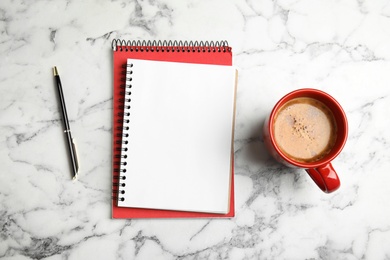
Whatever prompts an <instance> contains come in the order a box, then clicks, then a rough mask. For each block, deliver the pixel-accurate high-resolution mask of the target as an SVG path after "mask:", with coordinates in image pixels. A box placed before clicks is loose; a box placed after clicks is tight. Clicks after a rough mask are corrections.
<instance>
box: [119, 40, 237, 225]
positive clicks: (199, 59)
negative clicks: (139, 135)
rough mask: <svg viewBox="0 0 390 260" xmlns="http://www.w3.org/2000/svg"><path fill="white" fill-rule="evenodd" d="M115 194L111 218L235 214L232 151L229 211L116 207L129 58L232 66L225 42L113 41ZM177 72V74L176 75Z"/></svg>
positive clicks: (225, 216) (226, 216)
mask: <svg viewBox="0 0 390 260" xmlns="http://www.w3.org/2000/svg"><path fill="white" fill-rule="evenodd" d="M112 49H113V74H114V77H113V78H114V85H113V129H112V131H113V159H112V161H113V172H112V182H113V187H112V191H113V194H112V195H113V196H112V218H229V217H234V214H235V209H234V160H233V153H232V159H231V161H232V167H231V175H232V176H231V188H230V205H229V206H230V210H229V212H228V213H227V214H214V213H201V212H186V211H171V210H155V209H142V208H126V207H118V206H117V195H118V190H119V185H120V180H119V165H120V156H121V144H122V124H123V122H122V120H123V109H124V107H123V96H124V91H125V78H126V63H127V59H129V58H133V59H143V60H157V61H172V62H186V63H200V64H216V65H230V66H231V65H232V51H231V48H230V47H229V46H228V44H227V43H226V42H184V43H183V42H176V41H174V42H171V41H169V42H167V41H163V42H161V41H158V42H156V41H153V42H150V41H148V42H145V41H142V42H140V41H137V42H135V41H132V42H130V41H128V42H125V41H121V40H113V42H112ZM173 75H174V74H173Z"/></svg>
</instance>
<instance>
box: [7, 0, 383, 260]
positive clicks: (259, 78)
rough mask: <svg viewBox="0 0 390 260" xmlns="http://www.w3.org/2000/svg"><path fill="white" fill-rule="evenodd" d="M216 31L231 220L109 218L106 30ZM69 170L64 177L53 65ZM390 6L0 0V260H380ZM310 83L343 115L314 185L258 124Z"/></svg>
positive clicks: (129, 33) (111, 34)
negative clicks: (229, 138)
mask: <svg viewBox="0 0 390 260" xmlns="http://www.w3.org/2000/svg"><path fill="white" fill-rule="evenodd" d="M119 37H120V38H124V39H136V40H138V39H145V40H155V39H166V40H179V39H183V40H228V41H229V44H230V46H231V47H232V48H233V52H234V58H233V59H234V65H236V66H237V68H238V69H239V82H238V83H239V86H238V96H237V117H236V136H235V142H234V149H235V161H236V166H235V178H236V189H235V191H236V217H235V218H233V219H225V220H220V219H215V220H205V219H189V220H112V219H111V218H110V215H111V213H110V190H111V184H110V183H111V120H112V117H111V113H112V61H111V50H110V46H111V40H112V39H113V38H119ZM52 66H58V69H59V71H60V73H61V76H62V83H63V85H64V92H65V95H66V96H65V98H66V101H67V104H68V115H69V118H70V120H71V127H72V131H73V134H74V137H75V138H76V140H77V144H78V150H79V155H80V160H81V174H80V178H79V180H78V181H77V182H72V181H70V170H69V165H68V160H67V156H66V149H65V141H64V140H63V136H62V130H61V129H62V126H61V117H60V113H59V110H58V104H57V100H56V92H55V87H54V82H53V76H52V71H51V68H52ZM389 84H390V2H389V1H388V0H387V1H380V0H375V1H368V0H361V1H360V0H340V1H325V0H291V1H290V0H279V1H271V0H259V1H255V0H248V1H239V0H236V1H222V0H221V1H176V0H155V1H151V0H150V1H144V0H141V1H112V2H109V1H73V0H69V1H44V0H43V1H21V0H16V1H10V0H2V1H1V2H0V109H1V112H0V258H4V259H390V189H389V186H390V173H389V168H390V153H389V152H390V149H389V145H390V131H389V129H388V128H389V127H390V123H389V113H388V111H389V104H390V96H389V94H390V87H389ZM301 87H313V88H318V89H321V90H324V91H326V92H328V93H330V94H331V95H333V96H334V97H335V98H336V99H337V100H338V101H339V102H340V103H341V104H342V105H343V107H344V109H345V111H346V113H347V116H348V119H349V126H350V132H349V139H348V142H347V144H346V147H345V149H344V150H343V152H342V153H341V155H340V156H339V157H338V158H337V159H336V160H335V161H334V167H335V168H336V169H337V170H338V172H339V175H340V178H341V182H342V183H341V188H340V189H339V190H338V191H337V192H335V193H332V194H324V193H322V192H321V191H320V190H319V189H318V188H317V187H316V186H315V185H314V183H313V182H312V181H311V180H310V178H309V177H308V176H307V175H306V174H305V173H304V172H303V171H302V170H290V169H286V168H284V167H283V166H280V165H279V164H277V163H276V162H274V161H273V160H272V159H271V158H270V157H269V155H268V153H267V152H266V151H265V150H264V146H263V142H262V138H261V135H260V132H261V131H260V129H261V126H262V123H263V120H264V118H265V116H266V115H267V113H268V112H269V111H270V109H271V108H272V106H273V104H274V103H275V102H276V101H277V100H278V99H279V98H280V97H281V96H282V95H284V94H286V93H287V92H290V91H292V90H294V89H297V88H301Z"/></svg>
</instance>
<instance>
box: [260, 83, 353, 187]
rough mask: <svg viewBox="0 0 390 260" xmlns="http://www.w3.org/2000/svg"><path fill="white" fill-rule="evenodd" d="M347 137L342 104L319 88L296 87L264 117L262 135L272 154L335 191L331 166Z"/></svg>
mask: <svg viewBox="0 0 390 260" xmlns="http://www.w3.org/2000/svg"><path fill="white" fill-rule="evenodd" d="M347 137H348V122H347V117H346V115H345V112H344V110H343V108H342V107H341V105H340V104H339V103H338V102H337V101H336V100H335V99H334V98H333V97H332V96H331V95H329V94H327V93H325V92H323V91H321V90H318V89H311V88H307V89H297V90H294V91H292V92H290V93H288V94H286V95H285V96H284V97H282V98H281V99H280V100H279V101H278V102H277V103H276V104H275V106H274V108H273V109H272V111H271V113H270V114H269V116H268V117H267V118H266V120H265V123H264V128H263V138H264V143H265V145H266V147H267V148H268V150H269V152H270V153H271V155H272V156H273V157H274V158H275V159H276V160H278V161H279V162H281V163H283V164H285V165H286V166H289V167H294V168H296V167H298V168H302V169H305V170H306V172H307V173H308V174H309V176H310V177H311V178H312V179H313V181H314V182H315V183H316V184H317V185H318V187H319V188H320V189H321V190H322V191H324V192H326V193H330V192H334V191H335V190H337V189H338V188H339V187H340V179H339V177H338V174H337V172H336V171H335V170H334V168H333V166H332V160H333V159H335V158H336V157H337V156H338V155H339V153H340V152H341V150H342V149H343V147H344V144H345V142H346V141H347Z"/></svg>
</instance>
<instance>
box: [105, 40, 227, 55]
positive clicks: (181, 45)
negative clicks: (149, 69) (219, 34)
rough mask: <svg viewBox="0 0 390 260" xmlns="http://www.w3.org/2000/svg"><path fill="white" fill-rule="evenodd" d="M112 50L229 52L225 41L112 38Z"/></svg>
mask: <svg viewBox="0 0 390 260" xmlns="http://www.w3.org/2000/svg"><path fill="white" fill-rule="evenodd" d="M111 47H112V50H113V51H130V52H132V51H135V52H138V51H141V52H143V51H145V52H149V51H151V52H154V51H156V52H159V51H161V52H164V51H166V52H169V51H171V52H231V47H229V44H228V42H227V41H170V40H169V41H167V40H164V41H150V40H149V41H145V40H142V41H140V40H137V41H136V40H133V41H131V40H128V41H125V40H121V39H113V40H112V43H111Z"/></svg>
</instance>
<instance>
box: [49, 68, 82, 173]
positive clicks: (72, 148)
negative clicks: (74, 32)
mask: <svg viewBox="0 0 390 260" xmlns="http://www.w3.org/2000/svg"><path fill="white" fill-rule="evenodd" d="M53 73H54V79H55V81H56V85H57V89H58V96H59V98H60V103H61V113H62V122H63V123H64V134H65V136H66V141H67V143H68V151H69V157H70V159H71V164H72V171H73V180H75V179H77V174H78V170H79V164H78V160H77V154H76V146H75V143H74V140H73V138H72V134H71V132H70V126H69V121H68V114H67V113H66V106H65V99H64V93H63V91H62V85H61V80H60V75H58V70H57V67H54V68H53Z"/></svg>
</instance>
